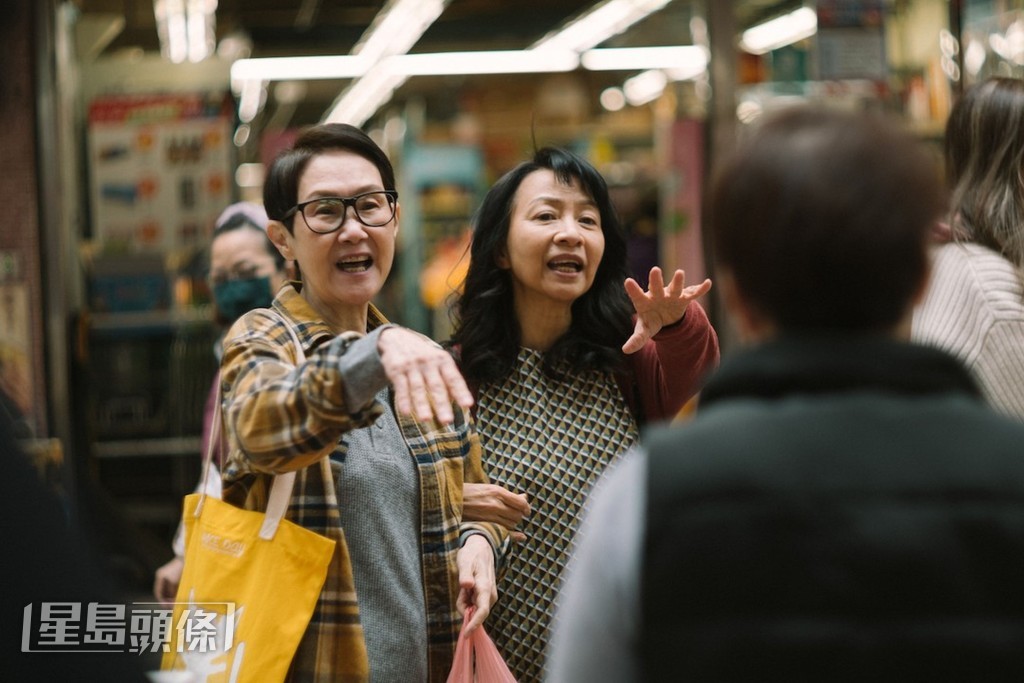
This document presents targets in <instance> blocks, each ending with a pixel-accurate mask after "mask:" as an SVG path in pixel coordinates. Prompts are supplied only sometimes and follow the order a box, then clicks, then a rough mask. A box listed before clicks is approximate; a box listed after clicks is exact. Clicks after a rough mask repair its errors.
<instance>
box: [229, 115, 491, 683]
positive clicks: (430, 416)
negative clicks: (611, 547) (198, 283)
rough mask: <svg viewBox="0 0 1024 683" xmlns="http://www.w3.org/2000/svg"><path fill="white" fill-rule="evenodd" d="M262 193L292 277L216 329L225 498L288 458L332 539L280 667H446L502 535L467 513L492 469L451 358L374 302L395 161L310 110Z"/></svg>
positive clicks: (297, 510) (241, 496) (436, 672)
mask: <svg viewBox="0 0 1024 683" xmlns="http://www.w3.org/2000/svg"><path fill="white" fill-rule="evenodd" d="M263 199H264V206H265V208H266V211H267V214H268V215H269V217H270V219H271V220H270V223H269V228H268V234H269V235H270V238H271V240H272V241H273V242H274V244H275V245H276V247H277V249H278V250H279V251H280V252H281V254H282V255H283V256H284V257H285V258H286V259H289V260H294V262H295V264H296V272H297V276H298V280H297V281H296V282H292V283H288V284H286V285H285V286H284V287H282V288H281V289H280V291H279V292H278V293H277V296H276V297H275V299H274V301H273V304H272V305H271V307H270V309H264V310H258V311H253V312H250V313H247V314H246V315H244V316H243V317H242V318H241V319H240V320H239V321H238V322H237V323H235V325H234V326H233V327H232V329H231V330H230V331H229V333H228V335H227V338H226V339H225V342H224V360H223V362H222V365H221V374H222V386H223V391H224V398H223V413H224V427H225V429H226V432H227V434H228V439H229V454H228V458H227V463H226V468H225V472H224V477H223V480H224V500H226V501H228V502H231V503H233V504H235V505H238V506H244V507H247V508H250V509H253V508H255V509H263V506H265V503H266V497H267V493H268V491H269V485H270V482H271V480H272V475H274V474H276V473H281V472H286V471H296V472H297V477H296V481H295V488H294V491H293V492H292V499H291V502H290V507H289V512H288V517H289V518H291V519H293V520H294V521H297V522H299V523H301V524H303V525H304V526H306V527H307V528H309V529H312V530H313V531H316V532H317V533H320V534H322V535H324V536H327V537H329V538H332V539H334V540H335V541H336V542H337V547H336V550H335V555H334V558H333V560H332V563H331V566H330V570H329V572H328V577H327V581H326V583H325V584H324V587H323V590H322V593H321V596H320V599H319V603H318V605H317V608H316V611H315V612H314V615H313V618H312V620H311V622H310V624H309V627H308V629H307V631H306V633H305V635H304V637H303V639H302V642H301V643H300V645H299V649H298V652H297V653H296V655H295V658H294V661H293V663H292V667H291V670H290V675H289V680H295V681H318V682H319V681H322V682H324V683H327V681H341V680H344V681H363V680H369V679H370V678H372V679H373V680H376V681H403V682H405V681H410V682H417V681H443V680H445V678H446V676H447V674H448V671H449V669H450V667H451V661H452V655H453V652H454V646H455V642H456V640H457V638H458V633H459V627H460V618H459V613H463V612H464V610H465V609H466V608H467V607H469V606H474V607H475V613H474V615H473V617H472V620H471V622H470V624H469V625H468V628H470V629H472V628H475V627H476V626H477V625H479V624H480V623H481V622H482V621H483V619H484V618H485V617H486V616H487V613H488V611H489V609H490V606H491V604H492V603H493V602H494V600H495V598H496V591H495V574H494V567H495V563H496V555H498V556H500V554H501V552H502V551H503V549H504V547H505V545H507V539H508V534H507V532H506V531H505V530H504V529H502V528H501V527H500V526H499V525H497V524H485V523H479V524H470V523H464V522H463V521H462V485H463V482H464V481H466V482H486V479H485V477H484V475H483V470H482V468H481V464H480V447H479V443H478V441H477V438H476V436H475V434H474V432H472V431H471V429H470V427H469V424H468V421H467V419H466V414H465V410H466V409H467V408H468V407H469V406H470V405H471V404H472V396H471V394H470V392H469V391H468V389H467V387H466V385H465V383H464V382H463V380H462V377H461V375H460V374H459V372H458V369H457V367H456V365H455V363H454V361H453V360H452V358H451V356H450V355H449V354H448V353H447V352H446V351H444V350H443V349H442V348H440V347H439V346H438V345H436V344H435V343H434V342H432V341H431V340H429V339H427V338H426V337H423V336H421V335H419V334H417V333H414V332H412V331H409V330H406V329H404V328H401V327H397V326H394V325H389V324H388V323H387V320H386V319H385V318H384V316H383V315H382V314H381V313H380V311H378V310H377V309H376V308H375V307H374V306H373V305H372V304H371V303H370V302H371V300H372V299H373V298H374V296H376V295H377V293H378V292H379V291H380V290H381V287H382V286H383V285H384V282H385V280H386V279H387V277H388V273H389V272H390V270H391V265H392V261H393V258H394V254H395V238H396V235H397V233H398V227H399V219H400V216H401V210H400V206H399V204H398V194H397V192H396V191H395V176H394V171H393V169H392V166H391V163H390V161H389V160H388V158H387V156H386V155H385V154H384V152H383V151H382V150H381V149H380V148H379V147H378V146H377V145H376V143H374V142H373V141H372V140H371V139H370V138H369V137H368V136H367V135H365V134H364V133H363V132H362V131H360V130H359V129H357V128H354V127H352V126H348V125H343V124H324V125H319V126H315V127H313V128H311V129H309V130H307V131H305V132H304V133H303V134H301V135H300V136H299V137H298V139H297V140H296V142H295V144H294V146H293V147H292V148H291V149H290V150H288V151H286V152H284V153H283V154H282V155H281V156H279V157H278V158H277V159H276V160H275V161H274V163H273V164H272V165H271V167H270V169H269V171H268V174H267V179H266V182H265V184H264V194H263ZM293 333H294V335H293ZM293 337H294V338H293ZM296 341H297V342H298V343H299V344H301V347H302V348H301V352H300V351H299V350H298V349H296V348H295V345H296ZM325 462H326V463H328V464H329V470H328V468H327V467H326V466H325ZM327 472H329V474H327ZM328 477H329V478H328ZM267 588H268V590H273V586H268V587H267Z"/></svg>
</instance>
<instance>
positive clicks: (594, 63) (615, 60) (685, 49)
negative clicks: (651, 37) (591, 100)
mask: <svg viewBox="0 0 1024 683" xmlns="http://www.w3.org/2000/svg"><path fill="white" fill-rule="evenodd" d="M580 62H581V63H582V64H583V66H584V68H586V69H590V70H591V71H642V70H646V69H677V68H678V69H692V68H697V67H699V68H700V70H701V71H703V70H704V69H705V68H706V67H707V64H708V54H707V50H705V49H704V48H703V47H698V46H696V45H680V46H675V47H624V48H608V49H603V50H587V51H586V52H584V53H583V54H582V55H581V56H580Z"/></svg>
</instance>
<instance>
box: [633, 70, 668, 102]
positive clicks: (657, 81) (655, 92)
mask: <svg viewBox="0 0 1024 683" xmlns="http://www.w3.org/2000/svg"><path fill="white" fill-rule="evenodd" d="M666 85H668V76H666V75H665V74H664V72H662V71H661V70H659V69H652V70H650V71H645V72H643V73H642V74H639V75H638V76H633V78H630V79H629V80H628V81H626V82H625V83H623V84H622V92H623V93H625V95H626V101H627V102H629V103H630V104H631V105H633V106H634V107H639V106H640V105H641V104H647V103H648V102H650V101H651V100H654V99H657V98H658V96H660V95H661V93H662V92H664V91H665V86H666Z"/></svg>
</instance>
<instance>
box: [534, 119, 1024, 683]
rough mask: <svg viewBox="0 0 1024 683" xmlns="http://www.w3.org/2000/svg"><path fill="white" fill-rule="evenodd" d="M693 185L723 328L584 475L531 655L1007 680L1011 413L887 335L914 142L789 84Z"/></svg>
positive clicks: (1016, 580) (956, 369)
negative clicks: (732, 338)
mask: <svg viewBox="0 0 1024 683" xmlns="http://www.w3.org/2000/svg"><path fill="white" fill-rule="evenodd" d="M710 198H711V199H710V212H709V217H710V227H711V230H712V234H713V235H714V247H715V257H716V271H715V273H716V285H717V286H718V287H720V288H721V291H722V293H723V298H724V300H725V302H726V304H727V306H728V308H729V312H730V314H732V316H733V318H734V320H735V322H736V325H737V329H738V332H739V334H740V336H741V337H742V339H743V340H744V342H745V345H746V347H745V348H743V349H742V350H739V351H736V352H734V353H733V354H732V355H728V356H727V357H726V358H725V359H724V360H723V362H722V365H721V367H720V368H719V370H718V371H717V373H715V374H714V375H713V376H712V378H711V379H710V380H709V381H708V383H707V384H706V386H705V387H704V389H703V391H702V393H701V407H700V410H699V411H698V413H697V415H696V417H695V418H694V420H693V421H691V422H689V423H687V424H683V425H674V426H669V427H663V428H660V429H657V430H651V431H649V432H647V433H645V435H644V439H643V442H642V443H643V446H642V448H639V449H636V450H634V451H632V452H631V453H630V454H627V456H625V457H624V458H623V461H622V463H621V464H620V465H619V466H618V468H617V469H615V470H614V471H613V472H612V473H611V475H610V476H609V477H608V478H607V480H606V481H605V482H604V484H603V486H602V487H599V488H598V489H597V490H596V492H595V494H594V496H593V497H592V500H591V507H590V509H589V511H588V515H587V517H586V519H585V520H584V523H583V527H582V528H581V531H580V535H581V539H582V540H581V542H580V544H579V545H578V546H577V548H576V552H575V557H574V559H573V563H572V564H571V565H570V567H569V572H568V578H567V580H566V582H565V584H564V587H563V591H562V593H561V597H560V603H559V612H558V614H557V618H556V620H555V625H556V626H555V628H556V632H555V635H554V637H553V641H552V648H551V674H552V675H551V677H550V678H549V680H551V681H555V682H556V683H564V682H567V681H569V682H571V681H592V680H609V681H610V680H614V681H644V682H645V683H647V682H652V683H654V682H658V681H680V680H685V681H697V682H706V681H830V682H834V681H851V682H852V681H893V682H896V681H900V682H902V681H1009V680H1014V681H1016V680H1020V679H1021V676H1022V674H1024V582H1021V580H1020V576H1021V575H1022V574H1024V451H1022V450H1021V447H1022V444H1024V426H1022V425H1019V424H1016V423H1014V422H1012V421H1010V420H1008V419H1005V418H1003V417H1001V416H999V415H997V414H996V413H995V412H993V411H992V410H991V408H989V407H988V406H986V405H985V404H984V403H983V402H982V401H981V400H980V396H979V393H978V389H977V387H976V385H975V383H974V382H973V380H972V379H971V376H970V375H969V374H968V372H967V370H966V368H964V367H963V366H962V365H961V364H960V363H959V362H958V361H957V360H956V359H954V358H953V357H952V356H950V355H948V354H946V353H944V352H941V351H938V350H936V349H932V348H927V347H924V346H918V345H914V344H910V343H907V342H906V341H905V340H906V339H907V338H908V334H909V319H910V317H911V312H912V308H913V305H914V303H915V302H916V300H917V299H918V298H919V297H920V295H921V292H922V290H923V287H924V285H925V283H926V278H927V274H928V261H927V258H926V254H927V242H928V237H929V234H930V229H931V227H932V226H933V224H934V222H935V221H936V220H938V219H939V218H940V217H941V215H942V213H943V211H944V209H945V201H944V193H943V191H942V188H941V183H940V180H939V174H938V172H937V168H936V166H935V164H934V161H933V160H932V158H931V156H930V155H929V154H928V153H927V152H926V151H925V150H924V149H922V147H921V146H920V145H919V143H918V142H917V141H916V140H914V139H912V138H910V137H909V136H907V135H906V134H905V133H904V132H903V131H902V130H900V129H899V128H898V127H896V126H895V124H892V123H889V122H886V121H884V120H881V119H878V118H875V117H872V116H868V115H865V114H855V113H844V112H838V111H831V110H824V109H815V108H804V107H800V108H794V109H790V110H787V111H784V112H780V113H777V114H775V115H771V116H768V117H766V119H765V121H764V122H763V123H761V124H760V125H759V126H758V127H757V128H756V129H755V130H754V131H752V132H751V135H750V137H749V139H748V140H747V141H746V142H745V144H743V145H741V146H740V148H739V149H738V151H737V152H736V153H735V155H734V156H732V157H731V158H730V159H729V160H728V161H727V162H726V163H725V164H724V165H723V166H722V167H721V168H720V169H719V170H718V172H717V174H716V176H715V178H714V181H713V185H712V189H711V193H710Z"/></svg>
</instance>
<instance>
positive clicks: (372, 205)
mask: <svg viewBox="0 0 1024 683" xmlns="http://www.w3.org/2000/svg"><path fill="white" fill-rule="evenodd" d="M263 205H264V207H266V210H267V215H268V216H269V217H270V219H271V220H270V226H269V233H270V237H271V239H272V240H273V242H274V244H275V245H276V246H277V248H278V249H279V250H280V251H281V253H282V254H283V255H284V256H285V258H287V259H290V260H294V261H295V263H296V271H297V273H298V274H299V277H300V278H301V280H302V290H301V291H302V296H303V298H305V299H306V300H307V301H309V303H310V304H311V305H312V306H313V307H314V308H315V309H316V310H317V311H318V312H319V313H320V314H321V315H323V316H324V317H325V319H327V320H328V322H329V323H331V324H332V325H335V326H336V327H342V328H345V329H349V328H351V327H353V326H355V327H359V326H360V325H362V324H363V323H362V319H363V318H365V315H366V311H367V308H368V306H369V303H370V301H371V300H372V299H373V297H374V296H376V294H377V293H378V292H379V291H380V289H381V287H383V285H384V282H385V280H386V279H387V276H388V274H389V273H390V271H391V266H392V263H393V261H394V255H395V240H396V237H397V234H398V222H399V216H400V213H401V212H400V207H399V206H398V193H397V191H396V190H395V173H394V170H393V168H392V166H391V162H390V161H389V160H388V157H387V155H386V154H385V153H384V150H382V149H381V148H380V147H379V146H378V145H377V143H375V142H374V141H373V140H372V139H371V138H370V137H369V136H368V135H366V133H364V132H363V131H361V130H359V129H358V128H356V127H354V126H350V125H347V124H340V123H328V124H321V125H317V126H313V127H312V128H309V129H307V130H306V131H304V132H303V133H302V134H300V135H299V137H298V138H297V139H296V140H295V143H294V145H293V146H292V148H291V149H289V150H287V151H285V152H283V153H282V154H281V155H279V156H278V157H277V158H276V159H275V160H274V162H273V164H271V166H270V169H269V171H268V172H267V178H266V181H265V182H264V186H263Z"/></svg>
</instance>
